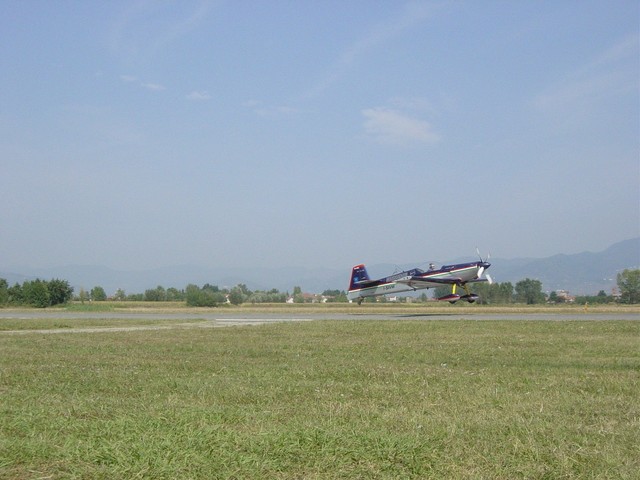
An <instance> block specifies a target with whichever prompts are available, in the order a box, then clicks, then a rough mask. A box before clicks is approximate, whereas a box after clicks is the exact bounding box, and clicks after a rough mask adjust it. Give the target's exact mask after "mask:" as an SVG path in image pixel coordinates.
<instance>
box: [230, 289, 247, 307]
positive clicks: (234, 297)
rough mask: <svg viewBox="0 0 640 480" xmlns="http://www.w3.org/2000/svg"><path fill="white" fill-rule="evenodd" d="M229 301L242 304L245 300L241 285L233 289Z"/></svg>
mask: <svg viewBox="0 0 640 480" xmlns="http://www.w3.org/2000/svg"><path fill="white" fill-rule="evenodd" d="M229 302H231V304H232V305H240V304H241V303H242V302H244V293H242V289H241V288H240V287H239V286H238V287H234V288H232V289H231V292H230V293H229Z"/></svg>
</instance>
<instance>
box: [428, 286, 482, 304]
mask: <svg viewBox="0 0 640 480" xmlns="http://www.w3.org/2000/svg"><path fill="white" fill-rule="evenodd" d="M457 287H458V285H457V284H455V283H454V284H453V285H451V294H450V295H445V296H444V297H440V298H438V300H441V301H445V302H449V303H450V304H452V305H453V304H454V303H456V302H457V301H458V300H466V301H467V302H469V303H474V302H475V301H476V300H478V299H479V298H480V297H479V296H478V295H476V294H475V293H471V290H469V287H468V286H467V284H466V283H465V284H463V285H462V288H464V291H465V295H462V296H460V295H458V294H457V293H456V288H457Z"/></svg>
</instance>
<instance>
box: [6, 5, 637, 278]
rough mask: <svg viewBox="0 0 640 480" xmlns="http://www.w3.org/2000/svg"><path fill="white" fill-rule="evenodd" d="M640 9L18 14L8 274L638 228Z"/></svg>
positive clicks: (280, 260) (139, 8)
mask: <svg viewBox="0 0 640 480" xmlns="http://www.w3.org/2000/svg"><path fill="white" fill-rule="evenodd" d="M639 15H640V8H639V2H638V1H615V2H609V1H597V2H593V1H544V2H533V1H518V2H507V1H480V2H478V1H456V2H447V1H438V2H430V1H426V2H420V1H415V2H414V1H412V2H406V3H403V2H398V1H380V2H371V1H346V2H345V1H323V2H294V1H233V2H232V1H219V2H217V1H210V2H209V1H189V0H183V1H175V2H173V1H110V2H99V1H87V2H79V1H56V2H41V1H28V0H27V1H4V2H2V3H0V61H1V63H2V68H1V69H0V81H1V84H2V89H0V200H1V201H2V208H1V209H0V267H4V268H11V267H15V266H20V265H24V266H36V267H37V266H41V267H51V266H57V265H68V264H83V265H85V264H91V265H104V266H109V267H113V268H125V269H143V268H151V267H157V266H167V265H178V264H200V265H206V266H230V267H233V266H238V267H247V266H251V265H257V266H262V267H270V266H277V265H287V266H309V267H323V266H326V267H332V268H344V269H345V270H348V269H349V268H350V267H351V265H353V264H355V263H359V262H366V263H368V264H374V263H378V262H390V263H398V264H400V263H411V262H414V263H416V264H418V263H420V262H426V261H440V262H444V261H448V260H451V259H454V258H457V257H460V256H463V255H474V254H475V249H476V246H477V247H479V248H480V250H481V251H482V252H487V251H490V252H491V254H492V256H493V257H494V258H495V257H503V258H513V257H544V256H547V255H552V254H556V253H578V252H582V251H586V250H588V251H600V250H603V249H605V248H607V247H608V246H609V245H611V244H612V243H615V242H617V241H621V240H625V239H628V238H631V237H636V236H638V235H640V100H639V85H640V66H639V58H640V53H639V18H640V16H639Z"/></svg>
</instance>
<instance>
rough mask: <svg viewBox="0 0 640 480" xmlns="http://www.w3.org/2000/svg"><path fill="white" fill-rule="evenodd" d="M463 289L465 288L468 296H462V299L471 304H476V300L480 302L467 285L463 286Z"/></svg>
mask: <svg viewBox="0 0 640 480" xmlns="http://www.w3.org/2000/svg"><path fill="white" fill-rule="evenodd" d="M462 288H464V291H465V293H466V295H463V296H461V297H460V298H461V299H463V300H466V301H467V302H469V303H474V302H475V301H476V300H478V299H479V298H480V297H479V296H478V295H476V294H475V293H471V291H470V290H469V287H468V286H467V284H466V283H465V284H464V285H463V286H462Z"/></svg>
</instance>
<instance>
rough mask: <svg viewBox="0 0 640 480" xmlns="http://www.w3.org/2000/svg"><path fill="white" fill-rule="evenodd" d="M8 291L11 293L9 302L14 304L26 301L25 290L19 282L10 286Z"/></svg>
mask: <svg viewBox="0 0 640 480" xmlns="http://www.w3.org/2000/svg"><path fill="white" fill-rule="evenodd" d="M7 293H8V294H9V303H11V304H14V305H20V304H22V303H24V291H23V290H22V286H21V285H20V284H19V283H17V282H16V283H15V284H14V285H13V287H9V288H8V289H7Z"/></svg>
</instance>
